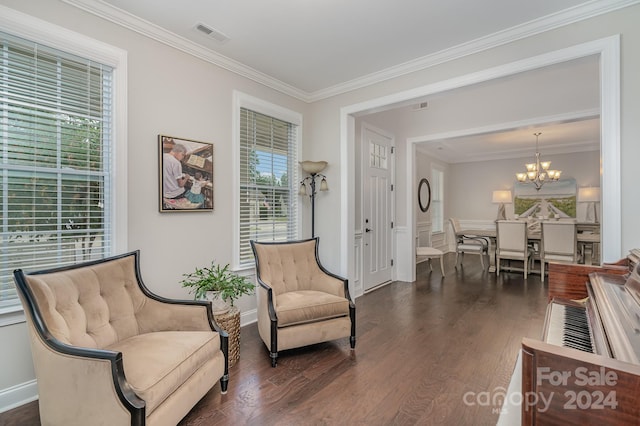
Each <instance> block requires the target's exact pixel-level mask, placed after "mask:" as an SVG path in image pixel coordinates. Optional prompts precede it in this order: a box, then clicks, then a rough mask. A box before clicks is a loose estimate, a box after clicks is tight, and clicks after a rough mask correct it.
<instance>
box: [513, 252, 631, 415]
mask: <svg viewBox="0 0 640 426" xmlns="http://www.w3.org/2000/svg"><path fill="white" fill-rule="evenodd" d="M639 258H640V250H632V251H631V252H630V254H629V256H628V257H627V258H626V259H623V260H621V261H619V262H617V263H616V264H605V265H603V266H601V267H597V266H586V265H566V264H551V265H550V267H549V302H550V303H549V305H548V307H547V316H546V318H545V325H544V330H543V337H542V340H541V341H540V340H535V339H527V338H525V339H523V341H522V395H521V397H522V406H521V415H522V417H521V422H522V424H523V425H571V424H575V425H591V424H593V425H596V424H597V425H638V424H640V361H639V360H640V262H639V261H638V260H639Z"/></svg>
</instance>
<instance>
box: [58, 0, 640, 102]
mask: <svg viewBox="0 0 640 426" xmlns="http://www.w3.org/2000/svg"><path fill="white" fill-rule="evenodd" d="M62 1H63V2H65V3H67V4H69V5H71V6H74V7H77V8H79V9H82V10H84V11H86V12H89V13H92V14H94V15H96V16H98V17H100V18H103V19H106V20H108V21H111V22H113V23H115V24H117V25H120V26H122V27H125V28H128V29H130V30H132V31H135V32H137V33H139V34H142V35H144V36H147V37H149V38H152V39H154V40H156V41H159V42H161V43H164V44H166V45H168V46H171V47H174V48H176V49H179V50H182V51H184V52H185V53H188V54H190V55H193V56H195V57H197V58H200V59H202V60H204V61H207V62H210V63H212V64H214V65H217V66H219V67H221V68H224V69H226V70H228V71H231V72H233V73H236V74H238V75H240V76H243V77H246V78H248V79H250V80H253V81H255V82H257V83H260V84H263V85H265V86H267V87H270V88H272V89H274V90H277V91H279V92H282V93H284V94H286V95H289V96H292V97H294V98H296V99H299V100H302V101H304V102H307V103H311V102H316V101H319V100H322V99H326V98H330V97H333V96H337V95H340V94H343V93H346V92H350V91H353V90H356V89H360V88H363V87H366V86H370V85H373V84H376V83H380V82H383V81H386V80H390V79H393V78H396V77H400V76H403V75H406V74H410V73H413V72H416V71H421V70H424V69H427V68H430V67H433V66H435V65H438V64H442V63H444V62H448V61H451V60H454V59H459V58H462V57H464V56H468V55H472V54H475V53H479V52H482V51H485V50H488V49H492V48H495V47H498V46H502V45H504V44H508V43H511V42H514V41H517V40H521V39H523V38H526V37H531V36H533V35H536V34H540V33H543V32H545V31H549V30H553V29H556V28H559V27H562V26H565V25H569V24H572V23H575V22H579V21H583V20H585V19H589V18H592V17H595V16H599V15H602V14H605V13H609V12H613V11H615V10H618V9H622V8H625V7H628V6H632V5H635V4H638V3H640V0H592V1H590V2H587V3H584V4H581V5H578V6H574V7H571V8H568V9H565V10H563V11H560V12H557V13H554V14H551V15H547V16H544V17H541V18H538V19H534V20H533V21H529V22H527V23H524V24H521V25H517V26H515V27H511V28H508V29H506V30H503V31H499V32H496V33H494V34H491V35H488V36H486V37H481V38H478V39H475V40H472V41H469V42H467V43H462V44H459V45H457V46H454V47H452V48H449V49H445V50H442V51H440V52H436V53H434V54H431V55H426V56H423V57H420V58H417V59H414V60H412V61H408V62H405V63H402V64H399V65H396V66H393V67H389V68H386V69H383V70H381V71H378V72H374V73H371V74H367V75H365V76H362V77H359V78H356V79H353V80H350V81H347V82H344V83H341V84H337V85H335V86H331V87H328V88H326V89H321V90H317V91H315V92H306V91H304V90H301V89H298V88H296V87H293V86H291V85H290V84H287V83H285V82H283V81H281V80H278V79H276V78H273V77H271V76H269V75H267V74H265V73H262V72H260V71H258V70H256V69H254V68H251V67H249V66H247V65H245V64H243V63H241V62H238V61H236V60H234V59H231V58H228V57H226V56H224V55H221V54H219V53H217V52H214V51H212V50H210V49H207V48H204V47H202V46H200V45H198V44H197V43H194V42H192V41H190V40H188V39H186V38H184V37H181V36H178V35H176V34H174V33H172V32H170V31H167V30H165V29H163V28H161V27H159V26H158V25H155V24H153V23H151V22H148V21H146V20H144V19H141V18H138V17H137V16H135V15H132V14H130V13H128V12H126V11H124V10H122V9H119V8H116V7H114V6H111V5H109V4H107V3H105V2H104V1H102V0H62Z"/></svg>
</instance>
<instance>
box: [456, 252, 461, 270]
mask: <svg viewBox="0 0 640 426" xmlns="http://www.w3.org/2000/svg"><path fill="white" fill-rule="evenodd" d="M459 254H460V253H458V252H456V269H458V256H459Z"/></svg>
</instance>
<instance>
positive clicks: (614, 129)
mask: <svg viewBox="0 0 640 426" xmlns="http://www.w3.org/2000/svg"><path fill="white" fill-rule="evenodd" d="M590 55H600V62H601V72H600V87H601V132H602V135H601V150H600V151H601V158H602V182H601V188H602V191H601V193H602V194H605V195H604V196H603V201H602V235H603V241H602V260H603V261H604V262H611V261H615V260H618V259H620V257H621V250H622V247H621V238H622V236H621V232H622V226H621V182H620V168H619V165H620V36H619V35H615V36H610V37H606V38H603V39H599V40H595V41H591V42H587V43H583V44H579V45H576V46H572V47H568V48H564V49H560V50H556V51H553V52H549V53H545V54H542V55H538V56H533V57H530V58H526V59H523V60H520V61H515V62H512V63H509V64H505V65H500V66H496V67H493V68H488V69H486V70H482V71H479V72H475V73H471V74H467V75H463V76H460V77H457V78H453V79H449V80H444V81H440V82H437V83H433V84H429V85H426V86H421V87H417V88H414V89H410V90H406V91H403V92H399V93H394V94H391V95H387V96H383V97H380V98H375V99H370V100H368V101H364V102H360V103H357V104H353V105H349V106H345V107H342V108H341V109H340V131H341V133H340V145H341V146H340V148H341V149H340V150H341V155H342V159H341V164H340V165H341V171H342V173H341V175H342V176H343V185H342V187H343V188H344V191H343V193H342V204H341V212H340V217H341V222H342V223H343V228H344V227H346V229H343V234H342V241H341V243H342V244H341V260H342V264H343V265H346V266H345V267H344V269H345V270H348V269H349V263H348V262H350V261H353V253H352V250H350V247H351V245H350V244H346V243H347V241H346V239H347V238H349V237H350V236H352V235H354V230H355V228H354V226H353V222H354V219H353V217H352V216H353V213H352V212H354V210H353V209H354V206H353V203H352V201H351V200H352V199H353V196H352V194H354V191H355V183H354V178H353V172H352V171H350V170H353V169H354V167H353V164H354V160H355V157H354V155H353V149H352V148H351V149H350V145H352V144H353V135H352V134H349V132H348V131H349V130H351V131H353V130H352V129H349V127H350V126H349V123H351V122H352V121H353V120H354V115H362V114H365V113H368V112H371V111H380V110H384V109H388V108H389V106H390V105H396V104H398V103H403V102H408V101H410V100H411V99H416V98H419V97H423V96H427V95H433V94H435V93H440V92H444V91H447V90H452V89H458V88H461V87H465V86H469V85H472V84H476V83H481V82H484V81H488V80H492V79H496V78H500V77H505V76H509V75H513V74H516V73H518V72H522V71H529V70H533V69H537V68H542V67H545V66H549V65H553V64H557V63H561V62H565V61H570V60H573V59H578V58H582V57H585V56H590ZM411 145H412V146H410V147H407V148H408V149H407V152H408V153H409V152H411V153H413V154H414V155H413V156H409V155H407V158H406V165H407V167H406V168H407V176H408V177H409V180H407V182H411V181H412V180H411V177H412V176H413V175H414V172H413V170H414V167H415V165H414V163H415V143H412V144H411ZM414 192H415V191H413V190H409V191H407V193H408V199H407V205H409V206H413V205H415V194H414ZM413 210H414V209H412V208H409V209H407V222H406V223H408V224H413V225H414V226H415V222H414V220H415V219H414V216H415V215H414V211H413ZM407 240H408V242H407V244H409V245H411V244H412V243H415V242H414V240H413V238H408V239H407ZM349 272H352V271H349ZM407 275H411V273H408V274H407ZM349 277H351V275H349Z"/></svg>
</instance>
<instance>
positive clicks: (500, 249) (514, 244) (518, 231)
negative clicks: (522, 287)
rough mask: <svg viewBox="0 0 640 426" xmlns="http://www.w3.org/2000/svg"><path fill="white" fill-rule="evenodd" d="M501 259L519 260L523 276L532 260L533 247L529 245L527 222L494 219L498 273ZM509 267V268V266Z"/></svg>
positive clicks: (498, 272) (528, 269)
mask: <svg viewBox="0 0 640 426" xmlns="http://www.w3.org/2000/svg"><path fill="white" fill-rule="evenodd" d="M503 260H521V261H522V262H523V270H524V278H525V279H526V278H527V274H528V273H529V271H530V269H531V267H532V266H533V265H532V261H533V248H532V247H530V246H529V242H528V237H527V222H525V221H521V220H497V221H496V272H497V275H500V270H501V269H504V268H502V261H503ZM509 269H511V268H509Z"/></svg>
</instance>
